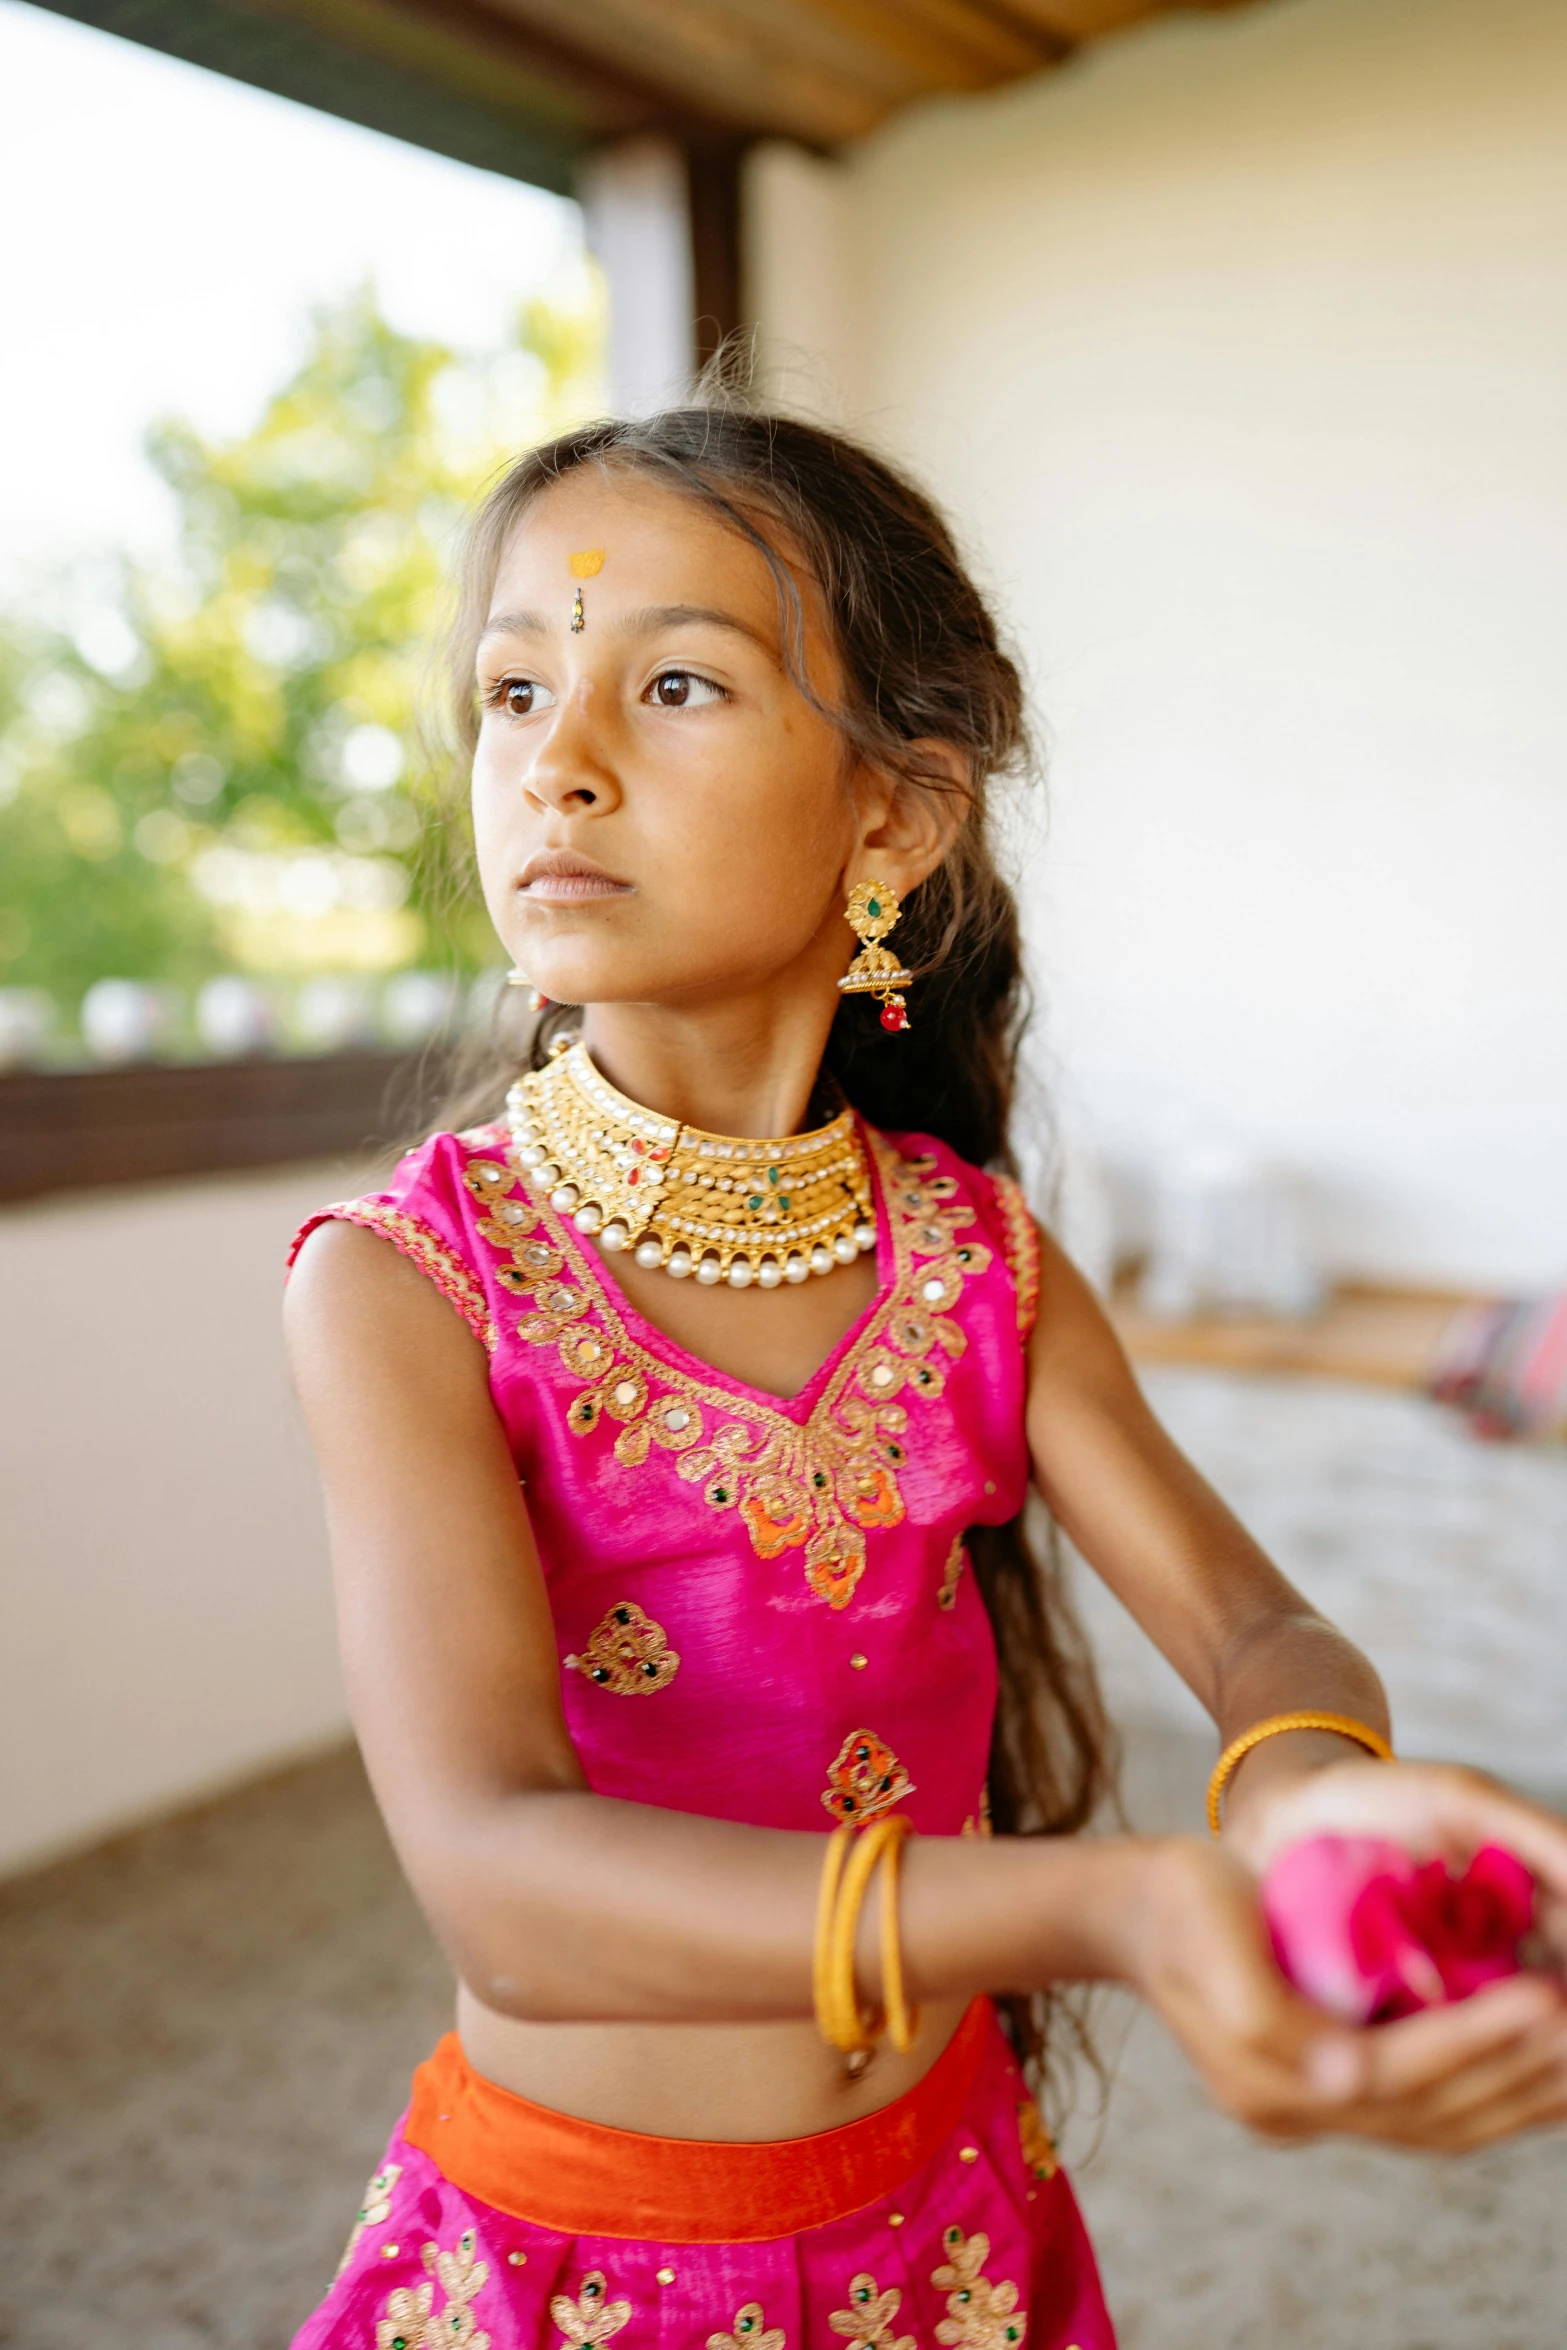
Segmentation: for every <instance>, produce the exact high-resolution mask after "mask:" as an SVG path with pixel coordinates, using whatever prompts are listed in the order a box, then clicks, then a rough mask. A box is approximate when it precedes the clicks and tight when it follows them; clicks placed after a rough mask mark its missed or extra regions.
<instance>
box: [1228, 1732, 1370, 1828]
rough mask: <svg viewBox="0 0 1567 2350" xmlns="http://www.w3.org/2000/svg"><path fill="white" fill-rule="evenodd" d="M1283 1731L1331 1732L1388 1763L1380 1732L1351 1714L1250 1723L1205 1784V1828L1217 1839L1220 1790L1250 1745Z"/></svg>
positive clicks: (1249, 1749)
mask: <svg viewBox="0 0 1567 2350" xmlns="http://www.w3.org/2000/svg"><path fill="white" fill-rule="evenodd" d="M1286 1730H1331V1731H1332V1733H1333V1735H1334V1736H1335V1737H1336V1738H1351V1739H1353V1740H1354V1742H1355V1744H1356V1745H1357V1746H1363V1747H1364V1748H1365V1750H1366V1752H1367V1754H1372V1755H1375V1756H1376V1759H1377V1761H1378V1762H1391V1761H1392V1760H1393V1749H1392V1747H1391V1746H1389V1744H1388V1742H1387V1740H1386V1739H1385V1738H1384V1737H1383V1735H1382V1733H1381V1731H1380V1730H1373V1729H1372V1728H1371V1727H1370V1725H1369V1723H1366V1722H1357V1721H1356V1720H1355V1719H1354V1717H1353V1715H1351V1714H1270V1715H1269V1716H1268V1719H1267V1720H1266V1721H1265V1722H1254V1723H1253V1724H1252V1726H1251V1728H1250V1729H1249V1730H1243V1731H1242V1732H1241V1734H1240V1736H1239V1737H1238V1738H1234V1739H1232V1740H1231V1741H1230V1744H1229V1745H1228V1746H1227V1747H1226V1748H1225V1749H1224V1752H1223V1753H1222V1754H1221V1755H1220V1757H1219V1759H1218V1761H1217V1762H1216V1763H1215V1764H1214V1766H1213V1777H1212V1778H1211V1779H1210V1780H1209V1781H1208V1826H1209V1829H1210V1830H1211V1832H1212V1833H1213V1834H1214V1835H1215V1836H1217V1835H1218V1833H1219V1830H1220V1828H1221V1827H1222V1825H1223V1822H1224V1790H1225V1788H1226V1787H1227V1786H1228V1785H1229V1783H1230V1781H1231V1779H1233V1778H1234V1776H1235V1773H1236V1770H1237V1769H1238V1767H1239V1766H1240V1764H1241V1763H1243V1762H1244V1761H1245V1759H1246V1757H1247V1755H1248V1754H1250V1752H1251V1750H1252V1748H1253V1747H1254V1746H1260V1745H1261V1744H1262V1742H1263V1740H1264V1738H1278V1737H1280V1736H1282V1734H1283V1733H1284V1732H1285V1731H1286Z"/></svg>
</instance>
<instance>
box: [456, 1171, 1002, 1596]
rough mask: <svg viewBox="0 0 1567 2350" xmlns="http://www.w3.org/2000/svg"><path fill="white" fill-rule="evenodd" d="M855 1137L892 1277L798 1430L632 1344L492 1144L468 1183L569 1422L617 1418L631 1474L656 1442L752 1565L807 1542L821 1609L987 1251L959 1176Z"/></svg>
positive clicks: (855, 1575)
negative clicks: (730, 1521) (889, 1249)
mask: <svg viewBox="0 0 1567 2350" xmlns="http://www.w3.org/2000/svg"><path fill="white" fill-rule="evenodd" d="M493 1131H494V1130H492V1132H493ZM865 1133H866V1141H867V1144H868V1147H869V1149H870V1151H871V1154H872V1156H873V1158H874V1159H875V1161H876V1165H877V1168H878V1171H879V1173H880V1177H881V1184H882V1190H883V1193H884V1196H885V1199H886V1203H887V1213H888V1220H889V1228H890V1231H891V1236H892V1246H893V1279H892V1282H891V1284H890V1285H889V1289H888V1293H887V1296H886V1300H885V1303H884V1304H883V1306H882V1307H881V1309H880V1311H878V1312H876V1313H875V1314H873V1315H872V1316H871V1317H870V1318H869V1320H868V1322H867V1325H866V1328H865V1330H864V1332H863V1333H862V1334H861V1336H860V1337H859V1338H858V1339H857V1340H856V1341H855V1342H854V1344H853V1345H851V1346H849V1347H848V1348H846V1349H845V1351H844V1354H843V1357H842V1359H841V1360H840V1361H839V1362H838V1363H837V1365H836V1366H835V1367H834V1369H833V1372H832V1374H831V1376H830V1377H829V1379H828V1381H827V1384H826V1386H825V1388H824V1390H823V1392H822V1395H821V1397H820V1398H819V1400H818V1401H817V1403H816V1405H815V1407H814V1409H813V1410H812V1412H811V1414H810V1416H809V1418H808V1419H807V1420H806V1421H805V1422H804V1423H803V1424H802V1423H801V1422H800V1421H798V1420H794V1419H791V1418H790V1417H789V1415H788V1414H787V1413H786V1412H784V1411H782V1410H779V1409H777V1408H775V1407H773V1406H770V1405H769V1404H767V1403H765V1402H764V1401H763V1400H762V1399H761V1398H760V1397H757V1396H751V1395H743V1394H738V1395H737V1394H733V1393H731V1392H730V1391H729V1390H727V1389H725V1388H721V1387H718V1386H716V1385H710V1384H708V1383H706V1382H703V1381H700V1380H697V1379H693V1378H690V1377H688V1376H687V1375H686V1374H685V1373H683V1372H681V1371H679V1370H677V1369H675V1368H674V1367H672V1366H671V1365H669V1364H667V1363H665V1362H663V1361H661V1360H660V1358H659V1357H658V1356H657V1355H656V1354H653V1353H651V1352H650V1351H649V1350H648V1349H647V1348H645V1347H643V1346H640V1345H639V1344H638V1343H637V1341H636V1340H635V1339H634V1338H632V1337H631V1335H630V1334H629V1332H628V1331H627V1329H626V1327H625V1325H624V1323H623V1322H622V1321H621V1318H620V1316H619V1314H618V1313H617V1312H616V1310H615V1307H614V1305H613V1303H612V1302H611V1300H610V1297H609V1295H608V1293H607V1292H606V1290H605V1288H604V1285H603V1283H602V1282H601V1281H600V1279H599V1277H598V1274H597V1272H596V1270H595V1268H594V1266H593V1264H592V1262H591V1260H590V1259H589V1257H588V1256H587V1255H586V1254H584V1255H583V1256H582V1258H581V1259H580V1260H577V1259H575V1257H574V1247H573V1243H572V1242H571V1240H570V1239H569V1238H568V1236H567V1232H566V1227H565V1225H564V1224H563V1223H562V1222H560V1220H559V1219H557V1218H556V1217H555V1215H554V1211H553V1210H551V1209H549V1208H548V1207H547V1206H545V1205H544V1203H543V1202H542V1200H541V1199H539V1198H538V1197H534V1198H533V1199H530V1200H526V1201H524V1200H522V1199H519V1198H518V1197H517V1196H516V1194H517V1192H518V1189H519V1186H523V1185H525V1184H526V1183H527V1182H529V1181H531V1176H529V1175H528V1174H526V1173H525V1172H522V1171H519V1168H518V1166H517V1165H516V1163H515V1162H514V1161H513V1160H512V1159H511V1158H509V1157H507V1156H506V1155H505V1154H504V1153H503V1152H502V1151H501V1150H499V1149H496V1150H493V1151H492V1150H490V1149H488V1148H483V1147H481V1153H480V1155H479V1156H476V1157H475V1158H474V1159H473V1160H471V1161H470V1163H469V1165H468V1167H467V1169H466V1170H465V1172H464V1176H463V1181H464V1182H465V1184H466V1185H467V1187H468V1189H469V1190H470V1191H471V1192H472V1193H473V1195H474V1197H475V1198H476V1199H477V1200H478V1201H479V1203H480V1205H481V1207H482V1208H483V1209H484V1211H485V1213H484V1214H483V1215H482V1216H481V1217H480V1218H479V1230H480V1232H481V1233H482V1234H483V1236H484V1238H485V1239H486V1240H488V1241H489V1242H490V1243H491V1244H492V1246H494V1247H495V1248H497V1249H499V1250H501V1251H502V1252H503V1254H504V1255H505V1256H506V1257H507V1259H508V1260H509V1261H508V1263H507V1264H505V1265H504V1266H502V1267H501V1268H500V1271H499V1274H498V1278H499V1279H500V1281H501V1282H502V1283H503V1285H504V1286H505V1287H506V1288H508V1289H509V1290H511V1291H512V1292H513V1294H514V1295H518V1296H521V1297H525V1298H526V1299H527V1301H528V1303H529V1306H530V1309H531V1310H530V1311H528V1312H527V1313H525V1314H523V1315H522V1317H521V1319H520V1320H519V1321H518V1324H517V1329H518V1333H519V1335H520V1336H521V1337H523V1338H524V1339H526V1340H527V1341H528V1343H529V1344H530V1345H533V1346H553V1347H554V1348H555V1349H556V1351H557V1353H558V1354H559V1356H560V1359H561V1361H562V1363H563V1364H564V1365H565V1367H566V1368H567V1369H568V1370H569V1371H571V1372H573V1373H574V1374H575V1375H576V1376H577V1377H579V1378H581V1379H584V1380H585V1381H587V1382H589V1384H588V1385H586V1386H584V1387H583V1389H582V1391H581V1392H580V1393H579V1394H578V1395H577V1396H575V1397H574V1398H573V1399H572V1402H571V1404H570V1405H569V1407H568V1409H567V1414H566V1419H567V1425H568V1426H569V1427H570V1428H571V1429H572V1430H573V1432H574V1433H575V1434H577V1435H579V1436H585V1435H587V1434H589V1433H590V1432H591V1431H592V1430H593V1429H595V1428H597V1427H598V1426H599V1425H600V1424H601V1422H602V1421H603V1420H605V1419H609V1420H612V1421H615V1422H617V1423H618V1426H619V1432H618V1434H617V1435H616V1438H615V1458H616V1459H617V1460H618V1461H619V1462H620V1463H621V1464H622V1466H624V1467H626V1468H640V1467H641V1466H642V1465H643V1464H644V1463H645V1462H646V1461H648V1460H650V1459H651V1458H652V1456H653V1453H654V1450H655V1448H656V1449H657V1450H659V1451H662V1452H667V1453H670V1454H672V1455H673V1456H674V1466H675V1471H676V1474H677V1475H678V1476H680V1477H681V1478H683V1479H684V1480H685V1481H686V1482H687V1483H688V1484H691V1485H695V1486H697V1487H698V1488H699V1490H700V1492H701V1495H702V1498H703V1500H704V1501H705V1502H706V1503H707V1505H708V1507H709V1508H710V1509H715V1510H728V1509H732V1510H736V1511H738V1513H739V1515H740V1517H741V1519H742V1520H743V1522H744V1524H745V1527H746V1531H747V1533H748V1534H749V1536H750V1539H751V1546H752V1548H753V1549H754V1550H755V1551H756V1553H757V1555H758V1556H759V1557H760V1558H764V1559H773V1558H779V1557H781V1556H782V1555H783V1553H784V1552H785V1551H787V1550H795V1549H803V1551H804V1554H805V1555H804V1560H803V1566H804V1572H805V1580H806V1582H807V1584H808V1585H809V1587H810V1589H811V1590H812V1591H813V1592H815V1594H816V1596H817V1597H818V1599H822V1600H825V1601H826V1603H827V1605H828V1606H829V1607H832V1608H842V1607H847V1606H848V1604H849V1602H850V1600H851V1599H852V1598H853V1596H854V1592H855V1588H856V1586H857V1584H858V1583H859V1580H860V1577H861V1575H862V1574H863V1573H864V1570H865V1537H866V1534H867V1533H868V1532H870V1531H872V1530H873V1529H874V1528H876V1527H878V1526H896V1525H898V1524H899V1523H901V1521H902V1518H903V1514H904V1511H903V1496H902V1493H901V1491H900V1489H899V1484H898V1472H899V1470H900V1469H901V1468H902V1467H903V1465H904V1463H905V1461H906V1460H907V1458H908V1455H907V1452H906V1451H905V1448H904V1444H903V1437H904V1434H905V1432H906V1430H907V1428H908V1417H909V1416H908V1410H907V1406H906V1405H905V1403H904V1402H903V1401H902V1400H901V1397H902V1395H903V1394H904V1392H905V1391H907V1392H908V1393H910V1394H913V1395H920V1396H926V1397H931V1398H934V1397H935V1396H938V1395H939V1394H940V1393H941V1391H942V1388H943V1386H944V1385H945V1382H946V1365H947V1364H948V1363H950V1362H954V1361H956V1360H957V1359H958V1357H959V1356H961V1355H962V1353H963V1352H964V1349H965V1347H966V1345H967V1340H966V1339H965V1337H964V1334H963V1332H962V1330H961V1329H960V1328H959V1327H958V1325H957V1323H956V1322H954V1321H952V1320H951V1319H950V1318H949V1314H948V1309H949V1308H950V1307H951V1306H954V1305H955V1304H956V1303H957V1301H958V1298H959V1296H960V1295H961V1293H962V1288H963V1283H964V1281H965V1279H968V1278H972V1277H973V1276H974V1275H976V1274H979V1273H982V1272H984V1270H985V1268H986V1267H987V1266H988V1265H989V1264H990V1263H991V1261H992V1260H991V1252H990V1250H989V1249H988V1248H986V1247H985V1246H984V1244H983V1242H981V1241H978V1240H973V1239H969V1238H967V1237H965V1235H966V1232H967V1228H968V1226H970V1225H971V1224H972V1223H973V1222H974V1210H973V1208H972V1207H970V1206H969V1205H968V1203H967V1202H966V1201H964V1200H962V1199H959V1198H958V1196H957V1193H958V1185H957V1183H956V1181H955V1179H954V1178H953V1177H952V1176H950V1175H938V1174H936V1172H935V1165H936V1162H935V1160H934V1159H933V1158H930V1157H924V1158H918V1159H903V1158H900V1157H899V1156H898V1154H897V1153H896V1152H895V1151H893V1149H892V1148H891V1146H890V1145H889V1144H887V1143H886V1142H884V1141H883V1140H882V1138H881V1137H880V1136H879V1135H878V1134H876V1133H875V1132H873V1131H872V1130H871V1129H869V1128H867V1129H866V1130H865ZM475 1139H476V1141H478V1142H479V1143H480V1144H481V1146H482V1145H483V1142H484V1138H483V1137H476V1138H475ZM922 1260H923V1261H922ZM568 1269H569V1271H570V1273H571V1274H572V1275H574V1276H575V1278H567V1277H566V1276H567V1273H568ZM589 1314H591V1315H592V1320H591V1321H588V1320H587V1317H588V1316H589Z"/></svg>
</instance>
